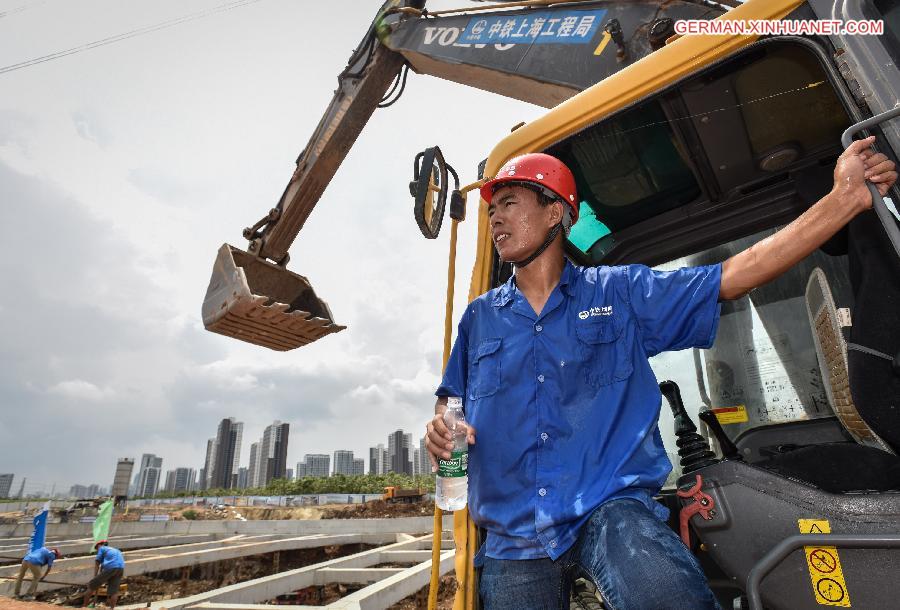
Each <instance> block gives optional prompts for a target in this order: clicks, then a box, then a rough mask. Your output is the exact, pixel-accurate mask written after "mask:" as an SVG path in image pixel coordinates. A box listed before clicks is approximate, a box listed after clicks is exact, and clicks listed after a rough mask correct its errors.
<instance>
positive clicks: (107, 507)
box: [94, 500, 113, 545]
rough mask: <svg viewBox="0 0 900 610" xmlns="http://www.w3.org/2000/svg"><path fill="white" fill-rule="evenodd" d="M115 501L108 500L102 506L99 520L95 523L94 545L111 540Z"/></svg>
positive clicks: (98, 515) (98, 514)
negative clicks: (110, 533)
mask: <svg viewBox="0 0 900 610" xmlns="http://www.w3.org/2000/svg"><path fill="white" fill-rule="evenodd" d="M112 514H113V501H112V500H107V501H106V502H104V503H103V504H101V505H100V511H99V512H98V513H97V520H96V521H94V544H95V545H96V544H97V543H98V542H100V541H101V540H106V539H107V538H109V522H110V521H112Z"/></svg>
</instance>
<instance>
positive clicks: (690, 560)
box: [425, 137, 897, 610]
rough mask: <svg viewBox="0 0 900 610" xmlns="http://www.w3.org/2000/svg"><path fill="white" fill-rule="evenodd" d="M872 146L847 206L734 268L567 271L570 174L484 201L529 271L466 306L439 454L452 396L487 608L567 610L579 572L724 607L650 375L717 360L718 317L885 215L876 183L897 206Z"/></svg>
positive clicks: (634, 594)
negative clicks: (667, 364)
mask: <svg viewBox="0 0 900 610" xmlns="http://www.w3.org/2000/svg"><path fill="white" fill-rule="evenodd" d="M873 142H874V137H870V138H866V139H865V140H860V141H858V142H855V143H853V144H851V145H850V146H849V147H848V148H847V150H846V151H844V153H843V154H841V156H840V157H839V158H838V161H837V165H836V167H835V170H834V184H833V188H832V190H831V192H829V193H828V194H827V195H825V196H824V197H823V198H822V199H820V200H819V201H818V202H817V203H815V204H814V205H813V206H812V207H810V209H809V210H807V211H806V212H804V213H803V214H801V215H800V216H799V217H798V218H797V219H796V220H794V221H793V222H792V223H790V224H789V225H787V226H786V227H785V228H783V229H781V230H780V231H778V232H777V233H775V234H774V235H772V236H771V237H768V238H766V239H764V240H762V241H760V242H758V243H756V244H754V245H753V246H751V247H750V248H748V249H747V250H744V251H742V252H740V253H738V254H736V255H734V256H732V257H731V258H729V259H728V260H726V261H725V262H724V263H721V264H716V265H708V266H703V267H694V268H685V269H679V270H677V271H671V272H660V271H654V270H652V269H649V268H647V267H645V266H643V265H625V266H617V267H605V266H601V267H584V268H582V267H575V266H574V265H572V264H571V263H570V262H568V261H567V260H566V258H565V253H564V249H563V244H564V239H565V237H564V235H565V233H566V232H567V231H568V229H569V228H570V227H571V226H572V224H574V223H575V222H576V221H577V219H578V205H579V203H580V199H579V198H578V196H577V193H576V192H575V179H574V176H573V175H572V172H571V171H570V170H569V168H568V167H566V166H565V165H564V164H563V163H562V162H560V161H559V160H558V159H555V158H553V157H551V156H549V155H543V154H529V155H524V156H522V157H519V158H516V159H513V160H511V161H509V162H508V163H507V164H506V165H505V166H504V167H503V168H501V170H500V172H499V173H498V174H497V176H496V177H495V178H494V179H493V180H491V181H489V182H487V183H486V184H485V185H484V186H483V187H482V191H481V195H482V198H483V199H484V200H485V201H487V202H488V215H489V217H490V227H491V236H492V238H493V242H494V247H495V248H496V250H497V253H498V255H499V256H500V258H501V259H502V260H503V261H507V262H511V263H513V265H514V266H515V267H516V270H515V274H514V275H513V276H512V277H511V278H510V280H509V281H508V282H507V283H506V284H504V285H503V286H500V287H498V288H495V289H493V290H491V291H489V292H488V293H486V294H485V295H482V296H480V297H478V298H477V299H475V300H474V301H472V303H470V304H469V305H468V306H467V307H466V311H465V313H464V314H463V316H462V319H461V321H460V323H459V332H458V335H457V338H456V342H455V344H454V346H453V351H452V353H451V355H450V359H449V361H448V363H447V368H446V370H445V373H444V378H443V380H442V382H441V386H440V387H439V388H438V390H437V392H436V394H437V395H438V396H439V397H440V398H439V399H438V402H437V404H436V406H435V413H436V415H435V416H434V418H432V420H431V421H430V422H429V423H428V424H427V432H428V435H427V437H426V441H425V443H426V448H427V449H428V452H429V455H430V457H431V460H432V466H433V468H434V467H436V458H438V457H440V458H443V459H449V458H450V450H451V448H452V447H453V445H452V441H451V435H450V433H449V431H448V430H447V428H446V426H445V425H444V422H443V419H442V413H443V411H444V410H445V408H446V397H447V396H461V397H464V405H465V411H466V421H467V422H468V423H469V431H468V441H469V443H470V444H471V445H472V446H471V448H470V451H469V462H468V464H469V512H470V514H471V516H472V518H473V520H474V521H475V523H477V524H478V525H479V526H481V527H483V528H485V529H486V530H487V533H488V535H487V540H486V541H485V543H484V544H483V545H482V547H481V549H480V550H479V552H478V554H477V555H476V557H475V564H476V566H481V567H482V568H483V569H482V572H481V578H480V584H479V587H480V593H481V597H482V600H483V602H484V607H485V608H486V609H487V610H523V609H526V608H540V609H542V610H543V609H552V608H566V609H567V608H568V607H569V585H570V579H571V578H572V575H573V574H577V573H586V574H587V576H588V577H590V579H591V580H592V581H593V582H594V583H595V584H596V585H597V588H598V589H599V591H600V593H601V595H602V596H603V598H604V600H605V601H606V602H607V604H608V605H609V606H610V607H612V608H615V609H616V610H632V609H634V610H656V609H665V610H688V609H690V610H700V609H704V610H707V609H713V608H718V607H719V605H718V603H717V601H716V599H715V597H714V596H713V593H712V592H711V591H710V589H709V586H708V584H707V582H706V577H705V575H704V573H703V571H702V569H701V568H700V565H699V563H698V562H697V560H696V558H695V557H694V556H693V554H692V553H691V552H690V550H689V549H688V548H687V547H685V545H684V544H683V543H682V542H681V541H680V539H679V537H678V536H677V535H676V534H675V532H674V531H672V530H671V529H670V528H669V527H668V526H667V525H666V523H665V517H666V513H667V511H666V509H665V508H664V507H663V506H662V505H661V504H659V503H657V502H656V501H655V500H654V495H655V494H656V493H658V492H659V490H660V487H661V486H662V484H663V483H664V482H665V480H666V477H667V475H668V474H669V472H670V471H671V463H670V462H669V459H668V457H667V455H666V452H665V448H664V446H663V443H662V438H661V435H660V433H659V428H658V424H657V421H658V419H659V412H660V404H661V396H660V392H659V388H658V385H657V380H656V377H655V375H654V373H653V370H652V369H651V367H650V364H649V362H648V359H649V358H650V357H652V356H654V355H656V354H659V353H661V352H664V351H674V350H680V349H686V348H690V347H697V348H708V347H710V346H711V345H712V344H713V342H714V341H715V336H716V329H717V326H718V322H719V301H724V300H731V299H738V298H740V297H742V296H743V295H745V294H747V293H748V292H749V291H751V290H753V289H754V288H755V287H757V286H761V285H763V284H765V283H767V282H769V281H772V280H773V279H775V278H777V277H778V276H780V275H781V274H782V273H784V272H785V271H787V270H788V269H789V268H790V267H792V266H793V265H795V264H797V263H798V262H800V261H801V260H802V259H803V258H805V257H806V256H808V255H809V254H810V253H812V252H813V251H814V250H815V249H816V248H818V247H819V246H821V245H822V244H823V243H824V242H825V241H826V240H828V239H829V238H830V237H831V236H832V235H834V234H835V233H836V232H837V231H838V230H839V229H840V228H841V227H843V226H844V225H845V224H847V223H848V222H849V221H850V220H851V219H853V218H854V217H855V216H857V215H858V214H860V213H863V212H865V211H867V210H869V209H870V208H871V207H872V197H871V195H870V193H869V190H868V188H867V186H866V180H867V179H868V180H869V181H871V182H872V183H873V184H875V185H876V186H877V188H878V190H879V192H880V193H881V194H882V195H883V194H885V193H886V192H887V190H888V188H890V187H891V185H893V184H894V182H895V181H896V179H897V172H896V171H894V164H893V162H891V161H889V160H888V159H887V157H886V156H885V155H883V154H876V153H874V151H872V150H871V149H870V148H869V146H870V145H871V144H872V143H873ZM476 435H477V436H476ZM476 438H477V439H479V440H478V442H476Z"/></svg>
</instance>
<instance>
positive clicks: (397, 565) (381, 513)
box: [0, 500, 456, 610]
mask: <svg viewBox="0 0 900 610" xmlns="http://www.w3.org/2000/svg"><path fill="white" fill-rule="evenodd" d="M167 508H168V507H167ZM433 512H434V503H433V502H419V503H411V504H407V503H390V502H386V501H384V500H375V501H370V502H367V503H365V504H345V505H324V506H302V507H272V506H267V507H245V506H228V505H216V506H204V505H200V506H184V507H179V508H178V509H177V510H171V509H164V508H163V507H153V508H140V509H131V510H129V511H128V513H127V514H124V513H120V514H118V515H116V516H115V517H114V521H115V522H136V521H141V516H142V515H146V514H155V515H160V514H165V515H168V520H169V521H176V522H178V521H230V522H236V521H237V522H246V521H255V522H259V521H281V522H284V521H294V520H303V521H309V520H323V519H340V520H353V519H393V518H400V517H419V518H422V517H430V516H431V515H433ZM29 517H30V516H29V515H26V514H24V513H18V514H16V513H7V514H3V515H0V521H4V522H6V523H22V522H23V521H25V520H27V519H28V518H29ZM77 521H78V517H77V516H76V518H75V519H72V520H71V521H70V523H71V522H75V523H77ZM160 525H161V524H160ZM247 525H248V526H249V525H250V524H247ZM129 526H130V525H129ZM51 527H52V526H51ZM401 527H404V526H401ZM445 527H446V525H445ZM257 529H258V528H257ZM426 531H427V530H426ZM376 546H377V545H375V546H373V545H372V544H362V543H360V544H342V545H331V546H321V547H314V548H304V549H294V550H290V551H282V552H280V553H279V554H277V555H278V559H276V560H274V561H273V557H274V556H273V555H272V554H271V553H270V554H265V555H253V556H245V557H240V558H237V559H233V560H229V561H221V562H216V563H212V564H204V565H199V566H195V567H193V568H184V569H181V568H179V569H177V570H167V571H163V572H150V573H143V574H135V575H130V576H127V577H126V579H125V581H124V582H125V583H126V585H127V592H126V593H124V594H123V595H122V596H121V598H120V602H119V604H120V605H132V604H138V605H140V606H143V605H144V604H149V603H152V602H156V604H154V606H156V605H162V606H164V604H159V602H164V601H165V600H177V599H181V598H187V597H191V596H194V595H198V594H203V593H206V592H209V591H213V590H217V589H221V588H223V587H228V586H230V585H233V584H236V583H243V582H247V581H250V580H254V579H258V578H262V577H266V576H271V575H274V574H278V573H281V572H285V571H287V570H294V569H297V568H301V567H304V566H312V565H314V564H319V563H322V562H328V561H329V560H332V559H337V558H340V557H345V556H349V555H353V554H355V553H359V552H362V551H365V550H367V549H373V548H376ZM127 553H128V552H127V551H126V556H127ZM76 556H80V553H78V554H75V553H73V554H70V555H68V557H76ZM414 565H415V564H414V563H401V562H394V563H390V562H385V563H380V564H377V565H373V566H371V567H372V568H376V569H378V568H383V569H394V570H395V571H399V570H401V569H406V568H410V567H412V566H414ZM27 582H28V580H27V578H26V583H24V584H25V588H27ZM364 587H365V585H363V584H359V585H357V584H345V583H326V584H321V585H313V586H308V587H305V588H304V589H299V590H295V591H293V592H291V593H288V594H286V595H281V596H280V597H278V598H276V599H272V600H269V601H268V602H265V603H269V604H279V603H280V604H302V605H310V606H324V605H327V604H329V603H333V602H336V601H338V600H340V599H342V598H344V597H346V596H348V595H351V594H353V593H355V592H357V591H359V590H361V589H363V588H364ZM455 590H456V581H455V579H454V577H453V576H452V572H451V573H450V574H445V575H444V576H442V578H441V581H440V587H439V595H438V598H439V603H438V608H439V609H440V610H450V609H451V608H452V606H453V597H454V593H455ZM83 593H84V588H83V587H64V588H57V589H55V590H50V591H43V592H40V593H39V594H38V596H37V598H36V600H34V601H30V602H23V601H18V600H13V599H10V598H7V597H0V610H5V609H6V608H10V609H11V610H46V609H47V608H48V607H57V608H59V607H60V606H62V607H74V606H80V605H81V595H83ZM427 597H428V588H427V587H425V588H423V589H420V590H418V591H417V592H415V593H414V594H412V595H409V596H408V597H406V598H404V599H402V600H400V601H398V602H396V603H394V604H393V605H391V606H389V607H390V608H392V609H398V610H412V609H414V608H424V607H426V606H427ZM395 599H396V598H395Z"/></svg>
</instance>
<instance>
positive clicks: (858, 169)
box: [833, 136, 897, 212]
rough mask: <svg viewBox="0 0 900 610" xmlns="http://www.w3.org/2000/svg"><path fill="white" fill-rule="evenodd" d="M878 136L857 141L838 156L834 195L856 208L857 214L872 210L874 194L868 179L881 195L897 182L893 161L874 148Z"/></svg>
mask: <svg viewBox="0 0 900 610" xmlns="http://www.w3.org/2000/svg"><path fill="white" fill-rule="evenodd" d="M874 142H875V136H869V137H868V138H865V139H862V140H856V141H855V142H853V143H852V144H851V145H850V146H848V147H847V149H846V150H845V151H844V152H843V153H842V154H841V156H840V157H838V160H837V164H835V166H834V189H833V192H834V193H835V194H836V195H837V196H838V197H839V198H840V200H841V201H842V202H845V203H847V204H850V205H853V206H854V207H856V208H857V211H858V212H862V211H864V210H868V209H870V208H871V207H872V194H871V193H870V192H869V189H868V187H866V180H868V181H869V182H871V183H872V184H874V185H875V187H876V188H877V189H878V192H879V193H881V195H882V196H884V195H886V194H887V192H888V189H889V188H891V186H893V184H894V182H896V181H897V172H896V171H895V168H894V162H893V161H891V160H890V159H888V158H887V156H886V155H884V154H883V153H876V152H875V151H874V150H872V148H871V146H872V144H873V143H874Z"/></svg>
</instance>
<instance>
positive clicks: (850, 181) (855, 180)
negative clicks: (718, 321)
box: [719, 136, 897, 301]
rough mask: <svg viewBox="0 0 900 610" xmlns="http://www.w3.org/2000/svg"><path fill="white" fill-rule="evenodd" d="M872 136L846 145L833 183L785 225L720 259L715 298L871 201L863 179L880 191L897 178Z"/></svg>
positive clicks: (741, 289) (733, 295)
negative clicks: (745, 247)
mask: <svg viewBox="0 0 900 610" xmlns="http://www.w3.org/2000/svg"><path fill="white" fill-rule="evenodd" d="M874 141H875V136H870V137H868V138H866V139H864V140H857V141H855V142H853V144H851V145H850V146H848V147H847V150H845V151H844V152H843V153H842V154H841V156H840V157H838V160H837V163H836V165H835V168H834V187H833V188H832V190H831V192H830V193H828V194H827V195H825V197H823V198H822V199H820V200H819V201H818V202H816V203H815V204H814V205H813V206H812V207H810V208H809V209H808V210H807V211H806V212H804V213H803V214H801V215H800V216H799V217H798V218H797V219H796V220H794V221H793V222H792V223H790V224H789V225H788V226H786V227H785V228H783V229H782V230H780V231H778V232H777V233H775V234H774V235H772V236H770V237H767V238H766V239H764V240H762V241H760V242H758V243H756V244H754V245H753V246H751V247H749V248H747V249H746V250H744V251H743V252H739V253H738V254H735V255H734V256H732V257H731V258H729V259H728V260H726V261H725V262H724V263H723V265H722V283H721V287H720V289H719V299H720V300H724V301H727V300H731V299H739V298H741V297H742V296H744V295H745V294H747V293H748V292H750V291H751V290H753V289H754V288H756V287H757V286H762V285H763V284H766V283H768V282H770V281H772V280H774V279H775V278H777V277H778V276H780V275H781V274H782V273H784V272H785V271H787V270H788V269H790V268H791V267H793V266H794V265H796V264H797V263H799V262H800V261H801V260H803V259H804V258H806V257H807V256H809V255H810V254H811V253H812V252H813V251H814V250H815V249H816V248H818V247H819V246H821V245H822V244H824V243H825V242H826V241H828V239H829V238H830V237H831V236H832V235H834V234H835V233H837V232H838V231H839V230H840V229H841V228H842V227H843V226H844V225H846V224H847V223H848V222H850V221H851V220H852V219H853V218H854V217H855V216H856V215H857V214H859V213H861V212H864V211H865V210H868V209H870V208H871V207H872V195H871V193H870V192H869V189H868V188H867V187H866V180H867V179H868V180H869V181H870V182H872V183H873V184H874V185H875V186H876V187H877V188H878V192H879V193H881V195H882V196H884V195H885V194H886V193H887V191H888V189H889V188H890V187H891V185H893V184H894V182H895V181H896V180H897V172H896V171H894V163H893V161H890V160H889V159H888V158H887V157H886V156H885V155H884V154H882V153H877V154H876V153H875V152H874V151H872V149H871V148H869V147H870V146H871V144H872V143H873V142H874Z"/></svg>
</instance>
